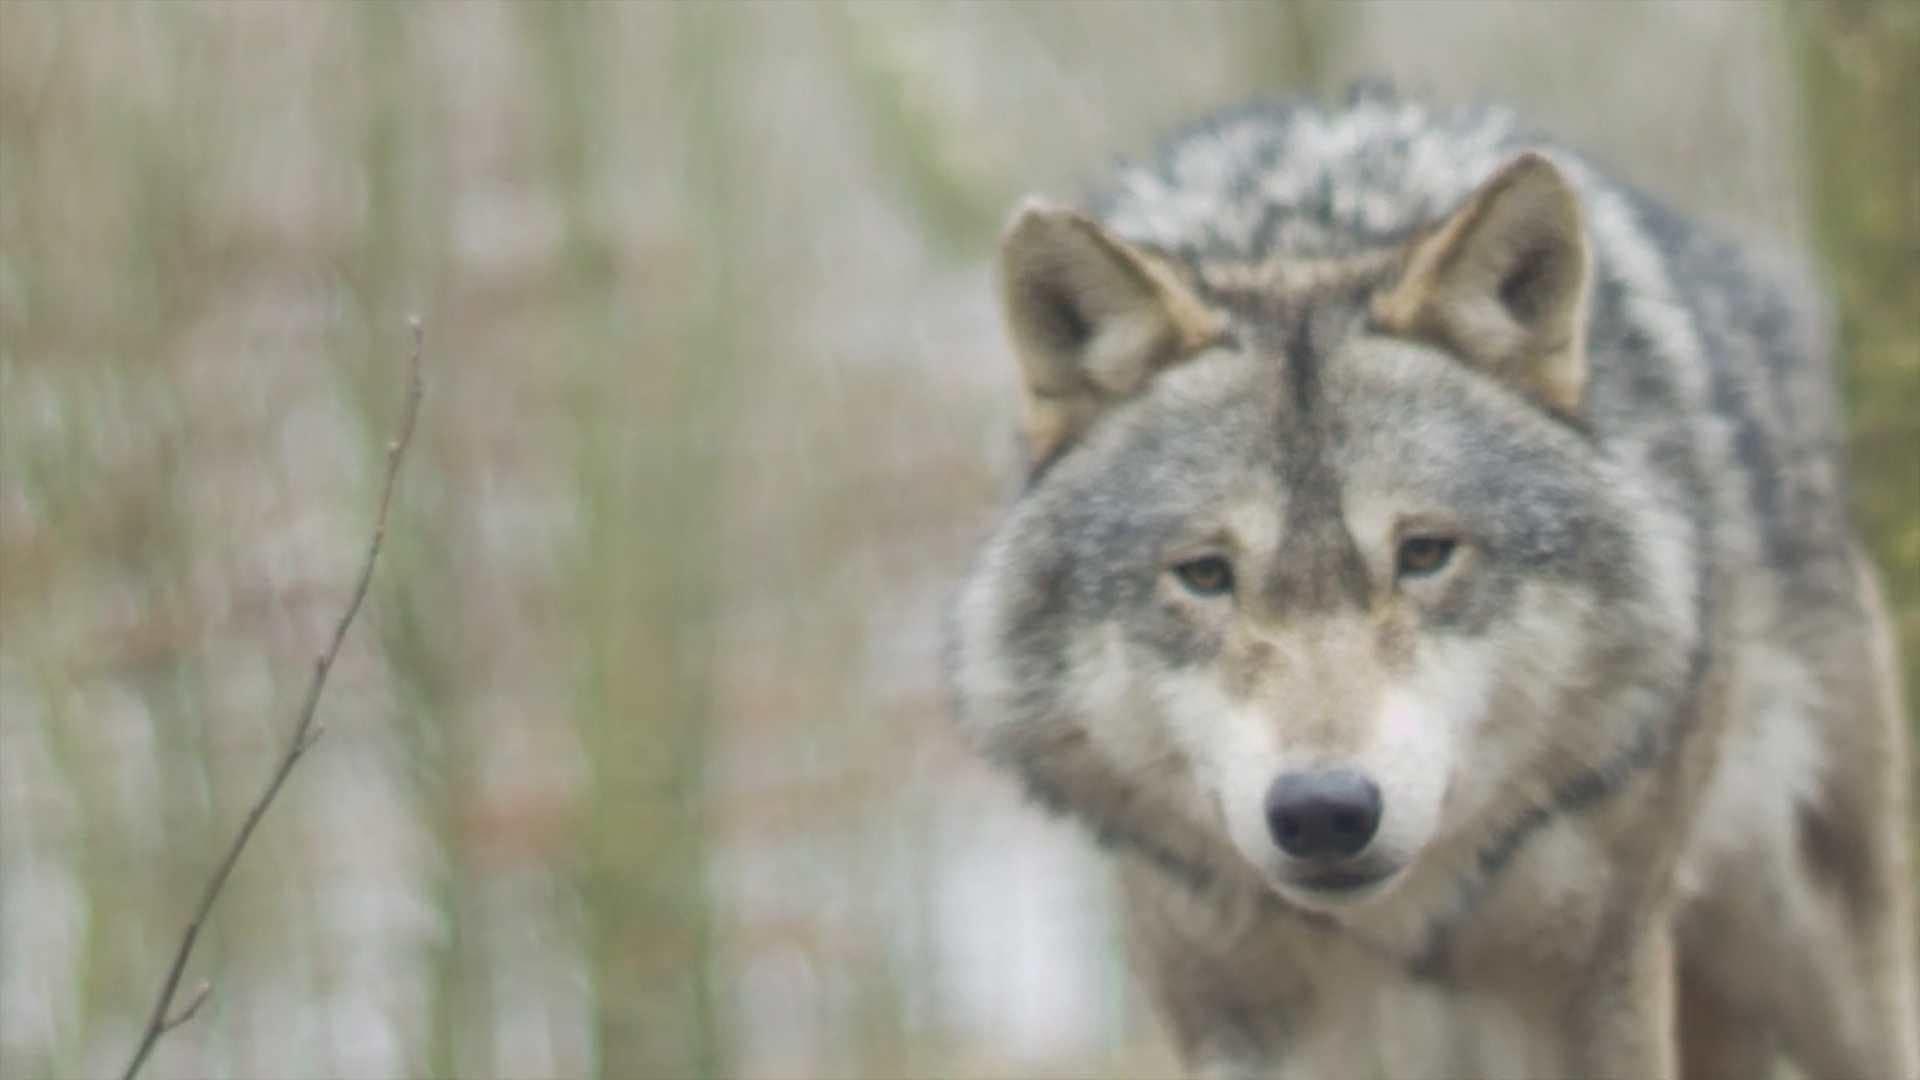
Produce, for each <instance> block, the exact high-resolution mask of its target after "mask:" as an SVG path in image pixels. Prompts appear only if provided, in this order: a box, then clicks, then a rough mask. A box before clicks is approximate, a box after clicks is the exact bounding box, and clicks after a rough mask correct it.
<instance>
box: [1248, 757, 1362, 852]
mask: <svg viewBox="0 0 1920 1080" xmlns="http://www.w3.org/2000/svg"><path fill="white" fill-rule="evenodd" d="M1266 810H1267V829H1268V831H1269V832H1271V833H1272V834H1273V840H1274V843H1276V844H1278V845H1280V850H1281V851H1284V852H1286V853H1287V854H1288V855H1291V856H1293V857H1294V858H1296V859H1322V860H1325V859H1347V858H1351V857H1353V856H1355V855H1358V854H1360V852H1361V851H1362V850H1364V849H1365V848H1366V846H1367V844H1368V842H1369V841H1371V840H1372V839H1373V834H1374V831H1375V830H1376V829H1378V828H1379V827H1380V788H1379V786H1378V785H1376V784H1375V783H1374V782H1373V781H1372V780H1369V779H1367V778H1366V777H1364V776H1362V775H1360V774H1359V773H1357V772H1354V771H1352V770H1350V769H1330V770H1327V771H1324V772H1293V773H1285V774H1283V775H1282V776H1281V777H1280V778H1279V779H1278V780H1275V781H1274V782H1273V786H1272V787H1271V788H1268V789H1267V799H1266Z"/></svg>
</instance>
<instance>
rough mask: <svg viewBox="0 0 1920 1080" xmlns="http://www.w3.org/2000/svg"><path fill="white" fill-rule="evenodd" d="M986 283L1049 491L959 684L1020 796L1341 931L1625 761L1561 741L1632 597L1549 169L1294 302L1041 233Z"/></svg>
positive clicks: (1003, 563) (1631, 655) (1027, 227)
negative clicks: (1507, 808)
mask: <svg viewBox="0 0 1920 1080" xmlns="http://www.w3.org/2000/svg"><path fill="white" fill-rule="evenodd" d="M1003 272H1004V277H1005V282H1006V288H1007V307H1008V316H1009V324H1010V327H1011V329H1012V334H1013V337H1014V340H1015V343H1016V346H1017V347H1018V348H1019V350H1020V352H1021V358H1022V362H1023V365H1024V367H1025V370H1026V374H1027V386H1028V393H1029V399H1028V424H1027V430H1028V436H1029V441H1030V443H1031V445H1032V447H1033V449H1034V455H1035V460H1036V461H1037V462H1039V463H1040V464H1039V466H1038V467H1037V469H1036V476H1035V479H1034V482H1033V485H1032V487H1031V489H1030V491H1029V493H1028V495H1027V497H1026V498H1024V499H1023V500H1022V501H1021V503H1020V504H1019V505H1018V506H1017V507H1016V508H1015V509H1014V511H1013V513H1012V514H1011V516H1010V517H1009V519H1008V520H1007V522H1006V523H1005V524H1004V525H1003V526H1002V528H1001V530H1000V531H999V533H998V534H997V535H996V537H995V538H994V540H993V542H992V543H991V544H990V546H989V548H988V550H987V553H986V555H985V557H984V558H983V560H982V561H981V563H980V565H979V567H978V568H977V570H976V572H975V574H974V577H973V579H972V581H971V582H970V583H969V585H968V587H967V589H966V592H965V594H964V596H963V599H962V603H961V605H960V609H959V614H958V619H957V624H956V633H955V639H954V659H955V666H954V675H955V684H956V687H957V690H958V693H959V697H960V702H961V712H962V716H963V719H964V720H965V721H966V722H967V723H968V725H969V726H970V727H971V728H972V729H973V730H974V731H975V732H976V733H977V735H978V736H979V737H980V739H981V741H982V743H983V744H984V746H985V747H986V748H987V750H988V751H989V753H990V754H993V755H995V756H997V757H999V758H1000V759H1002V760H1003V761H1005V762H1006V763H1008V764H1010V765H1011V766H1013V767H1014V768H1015V769H1016V770H1017V771H1019V772H1020V773H1021V774H1022V775H1023V776H1025V777H1026V778H1027V780H1028V781H1029V783H1030V785H1031V786H1032V787H1033V788H1034V790H1035V791H1037V792H1038V793H1040V794H1041V795H1043V796H1044V797H1046V798H1048V799H1050V800H1052V801H1054V802H1056V803H1058V804H1060V805H1062V806H1063V808H1065V809H1067V810H1069V811H1071V812H1075V813H1078V814H1079V815H1081V816H1083V817H1085V818H1087V819H1088V820H1089V821H1091V822H1092V823H1093V824H1094V825H1095V826H1096V828H1097V829H1099V830H1100V831H1101V832H1102V833H1103V834H1104V835H1106V836H1108V837H1110V838H1112V839H1114V840H1116V841H1118V842H1123V843H1133V844H1136V845H1138V846H1140V847H1142V848H1143V849H1145V850H1146V851H1147V853H1148V854H1150V855H1151V856H1153V857H1155V858H1157V859H1159V860H1160V861H1161V862H1162V863H1163V864H1168V865H1173V866H1177V867H1181V868H1184V869H1188V870H1191V871H1193V872H1194V873H1195V874H1198V875H1202V876H1206V875H1212V874H1217V873H1222V872H1232V871H1231V870H1222V868H1221V867H1220V866H1218V865H1217V864H1218V863H1219V862H1221V861H1222V859H1223V858H1224V859H1225V861H1228V862H1233V863H1235V864H1236V866H1238V867H1240V868H1251V869H1252V870H1253V871H1254V872H1255V874H1257V875H1258V877H1259V878H1260V879H1261V880H1263V881H1264V882H1266V883H1267V884H1268V885H1269V886H1271V887H1273V888H1275V889H1278V890H1279V891H1280V892H1281V893H1282V894H1284V895H1286V896H1287V897H1289V898H1291V899H1293V900H1294V901H1296V902H1298V903H1301V904H1304V905H1306V906H1310V907H1319V908H1332V907H1336V906H1339V905H1343V904H1349V903H1355V902H1360V901H1364V900H1365V899H1367V898H1369V897H1373V896H1377V895H1381V894H1384V893H1387V892H1389V891H1390V890H1391V889H1392V886H1393V884H1394V883H1395V882H1396V881H1397V880H1398V879H1399V878H1400V877H1401V876H1402V875H1403V872H1405V871H1407V870H1408V868H1409V867H1411V866H1413V865H1415V864H1416V863H1417V862H1418V860H1419V859H1420V856H1421V855H1422V853H1423V852H1425V851H1427V850H1429V849H1430V848H1431V847H1432V846H1433V845H1434V844H1435V842H1436V841H1437V840H1439V839H1441V838H1443V837H1445V836H1447V835H1449V834H1450V833H1451V832H1452V831H1453V830H1455V829H1457V828H1458V827H1460V826H1462V825H1463V824H1465V823H1467V822H1469V821H1473V820H1475V819H1477V818H1478V817H1479V816H1480V815H1482V814H1483V813H1484V812H1486V811H1488V808H1489V807H1493V806H1496V805H1498V804H1500V800H1501V796H1502V795H1503V794H1512V793H1511V792H1510V791H1508V790H1507V786H1508V785H1509V784H1511V782H1512V779H1511V778H1513V777H1516V776H1522V775H1525V776H1535V775H1539V776H1546V777H1552V776H1556V775H1561V776H1564V775H1566V774H1567V773H1568V772H1569V771H1570V770H1572V769H1575V768H1577V767H1579V766H1580V765H1581V764H1582V763H1583V762H1590V761H1593V760H1598V759H1601V758H1603V757H1604V756H1605V754H1606V751H1607V749H1608V748H1609V747H1610V745H1611V742H1612V741H1614V740H1617V739H1618V738H1620V737H1621V736H1620V733H1619V732H1618V731H1614V730H1595V731H1593V732H1581V731H1578V730H1573V731H1569V730H1568V726H1569V725H1576V724H1578V722H1579V719H1578V718H1579V717H1580V716H1581V715H1583V714H1584V713H1585V711H1586V710H1585V708H1583V706H1584V705H1585V704H1586V703H1587V702H1589V701H1590V700H1593V699H1597V698H1601V697H1607V696H1610V695H1614V694H1617V693H1622V692H1626V690H1627V689H1628V688H1629V687H1630V685H1631V684H1632V683H1633V679H1634V678H1635V677H1638V675H1639V673H1640V671H1641V669H1642V668H1643V667H1645V666H1646V664H1645V660H1646V658H1645V657H1644V656H1643V655H1642V653H1643V652H1644V651H1645V642H1644V641H1643V640H1637V638H1638V637H1640V636H1641V631H1643V630H1644V627H1642V626H1641V625H1640V623H1639V622H1638V621H1637V619H1638V618H1639V616H1640V613H1641V612H1643V611H1644V610H1648V609H1650V608H1658V607H1659V605H1658V604H1657V603H1653V604H1650V603H1648V602H1645V601H1644V598H1643V596H1642V594H1643V593H1645V592H1646V591H1647V590H1648V589H1656V590H1657V584H1656V585H1650V584H1649V579H1650V578H1653V577H1658V572H1657V568H1649V566H1648V565H1647V559H1646V557H1645V555H1644V553H1643V552H1642V551H1641V550H1639V549H1638V548H1637V547H1636V546H1635V544H1634V542H1633V541H1632V539H1631V536H1630V533H1629V531H1628V529H1627V527H1626V525H1625V519H1626V518H1628V517H1630V516H1632V515H1633V514H1634V513H1635V512H1636V511H1635V508H1633V507H1631V506H1625V505H1622V504H1621V503H1620V502H1619V496H1618V495H1617V494H1616V493H1615V492H1614V491H1612V490H1610V485H1609V478H1608V469H1607V466H1606V464H1605V461H1604V459H1603V457H1602V456H1601V455H1600V454H1598V453H1597V452H1596V449H1595V447H1594V446H1593V445H1592V444H1591V443H1590V442H1589V441H1588V439H1587V437H1586V436H1585V435H1584V434H1583V433H1582V432H1581V430H1580V429H1579V427H1578V424H1577V420H1576V419H1575V417H1576V416H1577V409H1578V402H1579V394H1580V390H1581V387H1582V385H1583V379H1584V367H1583V357H1582V356H1581V351H1580V346H1579V338H1580V333H1579V331H1580V321H1581V319H1582V318H1583V317H1584V296H1585V288H1586V284H1585V277H1586V273H1587V268H1586V256H1585V247H1584V241H1583V239H1582V236H1581V231H1580V224H1579V219H1578V211H1577V207H1576V205H1575V204H1574V202H1573V200H1572V195H1571V192H1570V190H1569V189H1568V188H1567V187H1566V186H1565V184H1564V181H1563V180H1561V178H1560V177H1559V175H1558V173H1557V172H1556V171H1555V170H1554V168H1553V166H1551V165H1550V164H1548V163H1546V162H1545V161H1544V159H1540V158H1525V159H1522V160H1521V161H1520V162H1519V163H1516V164H1515V165H1513V166H1511V167H1509V168H1508V169H1507V170H1505V171H1504V172H1503V173H1502V174H1501V175H1500V176H1498V177H1496V178H1495V179H1494V180H1493V181H1491V182H1490V183H1489V184H1488V185H1487V187H1486V188H1484V189H1483V190H1482V192H1481V193H1480V194H1479V195H1477V196H1476V197H1475V198H1474V199H1473V200H1471V201H1470V202H1469V204H1468V206H1467V207H1466V208H1464V209H1462V210H1461V211H1460V213H1459V214H1457V215H1455V218H1454V219H1451V220H1450V221H1449V222H1447V223H1444V224H1443V225H1442V226H1441V227H1440V228H1439V229H1437V230H1436V231H1435V232H1433V233H1431V234H1429V235H1428V236H1427V237H1425V238H1423V239H1422V240H1420V241H1418V242H1416V243H1415V244H1413V245H1412V246H1411V247H1410V248H1409V249H1408V250H1407V251H1405V252H1400V253H1396V255H1395V257H1394V258H1392V259H1391V260H1376V261H1375V262H1373V263H1356V264H1355V267H1354V269H1353V272H1351V273H1348V274H1344V275H1342V274H1321V275H1317V276H1315V280H1316V282H1317V283H1316V284H1315V285H1314V286H1313V287H1312V288H1309V289H1306V290H1303V291H1301V292H1299V293H1297V294H1294V295H1288V296H1279V295H1274V294H1271V293H1268V294H1262V295H1239V296H1235V295H1231V294H1230V292H1229V291H1228V290H1223V289H1220V288H1217V287H1212V286H1210V285H1209V283H1208V282H1207V281H1206V280H1205V270H1204V268H1202V269H1201V270H1199V271H1198V275H1199V280H1195V278H1194V274H1195V271H1194V270H1193V268H1191V267H1188V268H1181V267H1178V266H1177V265H1175V264H1172V263H1170V262H1168V261H1163V260H1161V259H1159V258H1157V257H1156V256H1154V255H1152V254H1150V253H1147V252H1143V251H1140V250H1137V249H1133V248H1131V247H1129V246H1127V245H1125V244H1124V243H1123V242H1121V241H1119V240H1117V239H1116V238H1114V237H1112V236H1110V235H1108V234H1106V233H1105V232H1104V231H1103V230H1101V229H1100V227H1099V226H1098V225H1096V224H1094V223H1092V222H1091V221H1088V220H1087V219H1084V218H1080V217H1078V216H1076V215H1072V214H1070V213H1067V212H1063V211H1050V210H1044V209H1031V208H1030V209H1029V210H1027V211H1026V212H1025V213H1023V215H1022V216H1021V217H1020V218H1019V219H1017V220H1016V223H1015V225H1014V226H1013V228H1012V229H1011V230H1010V232H1009V236H1008V239H1007V247H1006V250H1005V253H1004V260H1003ZM1655 666H1656V667H1657V666H1658V665H1657V664H1656V665H1655ZM1610 671H1619V672H1622V673H1623V674H1622V676H1621V679H1620V683H1621V685H1620V686H1615V687H1608V686H1594V685H1587V684H1586V683H1583V682H1582V681H1581V680H1582V679H1583V678H1586V679H1589V680H1590V678H1591V676H1588V675H1582V676H1580V677H1576V675H1575V673H1576V672H1581V673H1591V672H1610ZM1555 755H1562V756H1564V757H1566V759H1567V760H1566V761H1564V762H1561V761H1556V760H1554V756H1555ZM1509 804H1511V800H1509ZM1228 852H1232V853H1237V857H1236V856H1235V855H1232V854H1225V853H1228Z"/></svg>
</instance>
